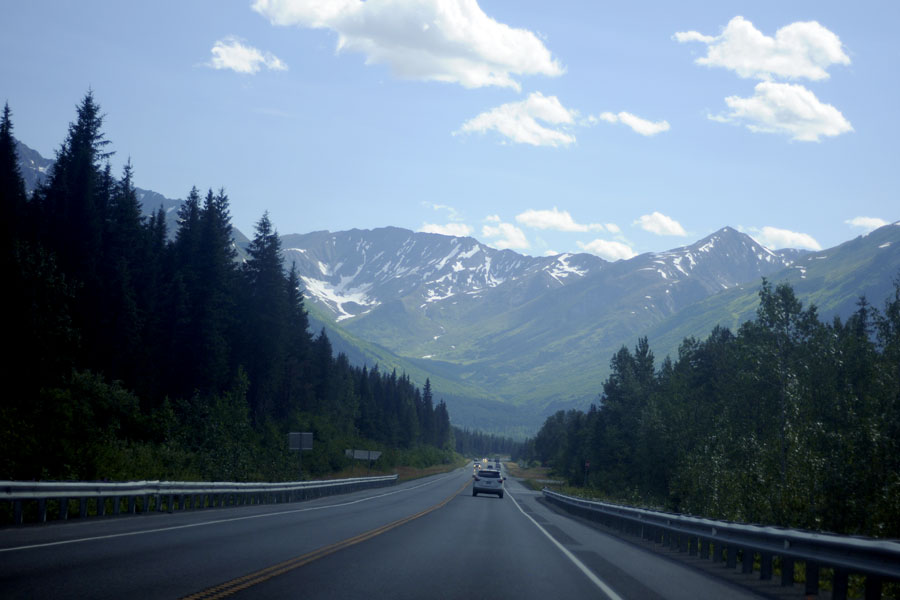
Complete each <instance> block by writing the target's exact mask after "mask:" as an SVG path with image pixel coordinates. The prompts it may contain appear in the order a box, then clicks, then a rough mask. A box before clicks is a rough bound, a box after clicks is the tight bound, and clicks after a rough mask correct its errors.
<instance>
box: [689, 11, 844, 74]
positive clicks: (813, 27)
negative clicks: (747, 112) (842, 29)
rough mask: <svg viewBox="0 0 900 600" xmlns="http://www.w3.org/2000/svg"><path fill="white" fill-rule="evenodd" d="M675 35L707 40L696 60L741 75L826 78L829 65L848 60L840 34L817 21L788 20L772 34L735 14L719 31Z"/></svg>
mask: <svg viewBox="0 0 900 600" xmlns="http://www.w3.org/2000/svg"><path fill="white" fill-rule="evenodd" d="M675 39H676V40H677V41H679V42H701V43H704V44H707V45H708V52H707V55H706V56H703V57H700V58H698V59H697V61H696V62H697V64H701V65H707V66H710V67H724V68H726V69H730V70H732V71H734V72H735V73H737V74H738V75H739V76H741V77H744V78H748V77H753V78H757V79H772V78H773V77H782V78H788V79H798V78H801V77H803V78H806V79H812V80H820V79H828V77H829V75H828V71H827V70H826V69H828V67H830V66H831V65H834V64H842V65H849V64H850V57H849V56H847V54H846V53H845V52H844V49H843V45H842V44H841V40H840V38H838V36H837V35H835V34H834V33H832V32H831V31H829V30H828V29H826V28H825V27H823V26H822V25H820V24H819V23H817V22H816V21H798V22H796V23H791V24H790V25H787V26H785V27H782V28H781V29H779V30H778V31H776V32H775V37H774V38H773V37H768V36H766V35H763V33H762V32H761V31H759V30H758V29H756V28H755V27H754V26H753V23H751V22H750V21H747V20H746V19H744V18H743V17H741V16H737V17H734V18H733V19H731V21H729V22H728V25H726V26H725V29H724V30H723V31H722V33H721V35H718V36H715V37H714V36H708V35H703V34H701V33H699V32H696V31H682V32H678V33H676V34H675Z"/></svg>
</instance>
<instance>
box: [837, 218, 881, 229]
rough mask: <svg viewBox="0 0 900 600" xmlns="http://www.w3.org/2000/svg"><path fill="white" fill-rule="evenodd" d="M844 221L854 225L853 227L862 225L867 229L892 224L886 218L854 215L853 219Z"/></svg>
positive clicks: (861, 226)
mask: <svg viewBox="0 0 900 600" xmlns="http://www.w3.org/2000/svg"><path fill="white" fill-rule="evenodd" d="M844 223H846V224H847V225H852V226H853V227H860V228H862V229H865V230H866V231H874V230H875V229H878V228H879V227H884V226H885V225H890V223H888V222H887V221H885V220H884V219H879V218H877V217H853V218H852V219H849V220H847V221H844Z"/></svg>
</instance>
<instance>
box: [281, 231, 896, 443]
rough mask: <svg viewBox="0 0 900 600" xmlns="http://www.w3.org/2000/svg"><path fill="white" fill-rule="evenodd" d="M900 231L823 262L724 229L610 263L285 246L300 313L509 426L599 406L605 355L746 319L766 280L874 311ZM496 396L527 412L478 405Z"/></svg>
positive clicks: (424, 247)
mask: <svg viewBox="0 0 900 600" xmlns="http://www.w3.org/2000/svg"><path fill="white" fill-rule="evenodd" d="M898 236H900V227H896V226H893V227H886V228H882V230H878V231H877V232H873V233H872V234H870V235H869V236H867V237H861V238H857V239H856V240H853V241H851V242H847V243H846V244H843V245H841V246H838V247H836V248H833V249H829V250H826V251H822V252H816V253H811V252H804V251H797V250H780V251H771V250H769V249H767V248H765V247H763V246H762V245H760V244H759V243H757V242H756V241H755V240H754V239H753V238H752V237H750V236H748V235H746V234H744V233H740V232H738V231H736V230H735V229H733V228H730V227H724V228H723V229H720V230H719V231H716V232H714V233H712V234H710V235H708V236H706V237H704V238H703V239H701V240H699V241H697V242H695V243H693V244H691V245H688V246H683V247H679V248H674V249H672V250H668V251H666V252H655V253H646V254H642V255H639V256H636V257H634V258H632V259H629V260H620V261H616V262H607V261H604V260H602V259H600V258H598V257H596V256H592V255H589V254H563V255H559V256H553V257H529V256H522V255H520V254H517V253H515V252H512V251H509V250H504V251H499V250H495V249H493V248H490V247H488V246H485V245H484V244H481V243H479V242H478V241H477V240H475V239H472V238H454V237H449V236H443V235H437V234H427V233H414V232H412V231H408V230H404V229H398V228H383V229H374V230H352V231H345V232H337V233H330V232H327V231H322V232H316V233H310V234H306V235H289V236H284V237H283V238H282V247H283V249H284V254H285V259H286V260H285V262H286V265H287V266H290V264H291V263H294V264H295V266H296V268H297V270H298V272H299V273H300V275H301V277H302V280H303V285H304V286H305V288H306V289H305V294H306V298H307V305H308V306H310V307H311V310H314V312H316V314H317V315H320V316H321V318H322V320H323V322H325V324H326V325H327V321H329V320H330V321H332V324H331V326H330V329H331V331H332V332H333V333H336V334H342V333H343V334H346V335H347V336H348V340H349V339H351V338H352V339H353V340H357V341H364V342H365V343H367V344H374V345H375V346H377V347H379V348H380V349H379V350H378V352H381V351H382V350H384V351H388V352H390V353H392V356H394V357H399V359H398V360H401V361H403V362H401V363H398V362H396V361H394V362H393V363H392V364H394V365H397V364H402V368H403V369H406V370H409V369H410V368H412V369H415V370H417V372H418V373H419V376H420V377H422V378H423V379H424V376H426V375H430V376H431V377H432V378H435V377H437V378H439V379H440V381H441V386H440V387H439V390H440V393H441V394H442V395H444V397H447V399H448V401H452V402H451V408H452V410H453V411H454V413H453V414H454V415H455V418H456V419H457V422H459V423H462V424H468V425H472V426H475V425H476V424H477V423H481V425H482V426H484V425H485V423H487V422H488V421H490V422H491V426H492V427H496V428H499V429H502V428H503V427H504V423H506V424H509V422H510V419H514V418H522V419H523V422H524V421H525V420H527V421H528V423H531V424H532V425H533V424H534V423H535V422H540V420H541V419H542V418H543V416H545V415H546V414H547V413H548V412H549V411H554V410H557V409H559V408H568V407H571V406H579V407H584V406H585V405H586V404H587V403H589V402H590V401H592V400H595V399H596V397H597V394H598V393H599V392H600V391H601V385H602V381H603V378H604V377H605V376H606V374H607V372H608V371H607V366H608V364H609V359H610V357H611V356H612V355H613V353H615V351H616V350H618V349H619V348H620V347H621V346H622V345H623V344H624V345H628V346H632V345H634V343H635V342H636V340H637V339H638V337H640V336H644V335H649V336H650V342H651V345H652V347H654V349H655V350H656V351H658V352H660V353H661V355H664V354H666V353H669V352H674V351H676V350H677V347H678V344H679V343H680V342H681V341H682V339H683V338H684V337H685V336H697V337H704V336H706V335H708V333H709V331H710V330H711V328H712V327H713V326H715V325H716V324H717V323H722V324H724V325H726V326H728V327H736V326H738V325H739V324H740V322H741V321H743V320H745V319H747V318H752V317H753V311H755V306H756V304H755V298H756V293H757V292H758V290H759V285H760V280H761V278H762V277H770V278H772V279H773V280H774V281H781V280H789V281H792V284H793V285H794V286H795V287H796V289H797V290H798V292H804V293H805V294H806V295H807V296H806V297H808V298H810V299H811V300H812V301H814V302H816V303H817V304H819V305H820V306H821V307H822V309H823V315H826V317H828V316H829V315H841V316H844V317H845V316H846V315H847V314H849V313H848V312H847V311H848V307H850V308H849V310H852V306H853V302H855V300H856V296H857V295H859V294H866V295H868V296H869V297H870V298H871V299H872V301H873V302H879V303H880V302H881V301H882V300H883V298H884V297H885V294H887V287H888V286H889V284H890V282H891V281H892V278H893V277H895V276H896V272H897V267H896V265H897V264H900V255H897V254H896V252H897V250H898V247H900V237H898ZM892 244H893V245H892ZM826 266H827V267H828V269H825V267H826ZM807 273H809V274H810V275H809V277H811V278H813V279H814V281H813V279H807ZM829 273H833V275H830V274H829ZM838 292H840V293H838ZM717 298H722V300H720V301H716V299H717ZM703 306H711V307H713V308H711V309H709V310H706V309H703V308H702V307H703ZM363 354H366V353H365V352H363ZM367 356H368V359H367V360H369V361H370V362H372V363H374V362H379V361H381V360H384V359H385V357H386V355H385V354H383V353H382V354H381V355H378V354H377V353H376V354H374V355H373V354H371V353H370V354H367ZM661 357H662V356H660V358H661ZM433 381H434V379H433ZM454 386H455V387H454ZM447 390H451V391H449V392H448V391H447ZM454 394H455V395H456V397H455V398H454ZM448 396H449V397H448ZM488 400H499V401H502V402H504V403H508V404H515V405H518V406H520V407H521V408H522V409H523V410H525V411H526V412H527V414H528V415H529V416H527V419H526V417H522V415H523V414H525V413H516V414H515V415H514V414H513V413H512V412H509V411H503V410H501V409H498V408H496V407H495V408H490V407H487V405H485V404H483V403H482V404H480V405H479V404H477V402H478V401H488ZM494 406H496V405H494ZM500 406H503V405H500ZM472 407H475V408H472ZM526 409H527V410H526ZM479 411H481V412H479ZM528 411H530V412H528ZM516 415H518V416H516ZM529 419H530V420H529Z"/></svg>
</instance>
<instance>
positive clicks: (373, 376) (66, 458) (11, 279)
mask: <svg viewBox="0 0 900 600" xmlns="http://www.w3.org/2000/svg"><path fill="white" fill-rule="evenodd" d="M102 123H103V116H102V114H101V112H100V107H99V106H98V105H97V104H96V102H95V101H94V98H93V96H92V94H91V93H88V94H87V95H86V96H85V98H84V100H83V101H82V102H81V104H80V105H79V106H78V109H77V120H76V122H75V123H73V124H71V125H70V126H69V130H68V135H67V137H66V139H65V141H64V142H63V144H62V146H61V147H60V149H59V151H58V152H57V156H56V163H55V166H54V168H53V171H52V173H51V174H50V176H49V178H48V180H47V181H46V183H45V184H43V185H42V186H40V187H39V188H38V189H37V190H36V191H35V192H34V193H33V194H31V195H30V196H27V195H26V193H25V188H24V184H23V181H22V177H21V173H20V171H19V169H18V164H17V157H16V151H15V144H14V139H13V135H12V122H11V119H10V110H9V107H8V106H6V107H5V108H4V112H3V117H2V121H0V210H2V215H0V217H2V222H3V227H4V231H3V234H4V235H3V240H2V244H3V245H4V248H3V252H2V278H3V281H4V288H5V289H6V290H7V293H6V294H5V296H6V299H7V308H6V311H7V312H6V320H7V325H6V326H5V328H4V329H5V334H4V342H5V345H6V348H7V354H8V355H10V358H9V359H7V360H6V361H4V363H3V365H2V369H3V385H4V388H5V390H4V393H3V397H4V399H3V401H2V405H0V479H34V478H77V479H98V478H109V479H122V478H131V477H139V478H144V477H146V478H156V477H159V478H175V479H179V478H191V479H193V478H196V479H238V480H254V479H255V480H259V479H269V480H272V479H285V478H296V477H297V456H296V454H290V453H289V452H287V451H286V445H287V442H286V434H287V432H289V431H312V432H313V433H314V439H315V443H314V449H313V451H312V452H309V453H306V456H304V459H303V465H304V468H305V469H307V470H309V471H311V472H313V473H325V472H329V471H332V470H334V469H339V468H341V467H343V466H346V465H347V464H349V460H348V459H346V458H345V457H344V449H345V448H380V449H385V450H390V452H385V457H386V459H387V457H391V460H411V461H413V462H420V463H421V462H423V461H424V462H428V461H434V460H449V458H450V456H451V455H452V451H453V448H454V443H455V442H454V439H453V430H452V429H451V426H450V417H449V414H448V412H447V407H446V405H445V404H444V402H443V401H441V402H439V403H437V405H435V403H434V400H433V397H432V391H431V387H430V384H429V383H426V385H425V387H424V389H423V390H419V389H418V388H417V387H416V386H414V385H413V384H412V383H411V382H410V380H409V378H408V377H407V376H406V375H397V374H396V373H390V374H387V373H381V372H379V370H378V369H377V368H374V369H367V368H362V369H360V368H355V367H352V366H351V365H350V364H349V362H348V360H347V358H346V357H345V356H343V355H339V356H338V357H337V358H334V357H333V355H332V348H331V343H330V342H329V340H328V338H327V337H326V336H325V334H324V332H322V333H321V334H319V335H318V336H312V335H311V334H310V333H309V332H308V330H307V329H308V320H307V315H306V311H305V309H304V306H303V296H302V292H301V290H300V288H299V279H298V276H297V273H296V272H295V271H294V269H293V268H291V269H290V270H289V272H288V273H287V274H285V271H284V268H283V264H282V254H281V247H280V241H279V239H278V235H277V233H276V231H275V230H274V228H273V226H272V223H271V222H270V220H269V217H268V215H267V214H263V216H262V218H261V219H260V220H259V222H258V223H257V224H256V231H255V235H254V237H253V240H252V242H251V244H250V246H249V248H248V249H247V256H246V258H245V259H244V260H238V259H237V254H236V249H235V245H234V242H233V240H232V227H231V219H230V215H229V201H228V197H227V195H226V194H225V193H224V191H223V190H220V191H218V192H213V191H212V190H210V191H209V192H207V193H206V194H205V195H201V194H200V192H198V190H197V189H196V188H194V189H192V190H191V191H190V194H189V195H188V198H187V200H186V202H185V203H184V204H183V205H182V206H181V208H180V210H179V214H178V217H179V219H178V222H179V226H178V230H177V232H176V233H175V236H174V239H173V240H170V236H168V232H167V231H166V219H165V214H164V213H163V211H162V208H160V209H159V211H157V212H156V213H154V214H153V216H151V217H150V218H144V217H142V216H141V207H140V204H139V202H138V199H137V196H136V193H135V188H134V184H133V182H132V178H133V173H132V167H131V164H130V161H129V164H127V165H126V166H125V168H124V169H123V172H122V174H121V176H120V177H118V178H117V177H115V176H113V174H112V173H111V168H110V165H109V161H108V158H109V156H110V154H111V153H110V152H109V151H108V144H109V142H108V141H107V140H106V139H104V134H103V132H102Z"/></svg>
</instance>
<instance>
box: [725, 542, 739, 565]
mask: <svg viewBox="0 0 900 600" xmlns="http://www.w3.org/2000/svg"><path fill="white" fill-rule="evenodd" d="M725 552H726V553H727V557H726V558H725V566H726V567H728V568H729V569H735V568H737V548H735V547H734V546H733V545H732V544H728V545H727V546H725Z"/></svg>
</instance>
